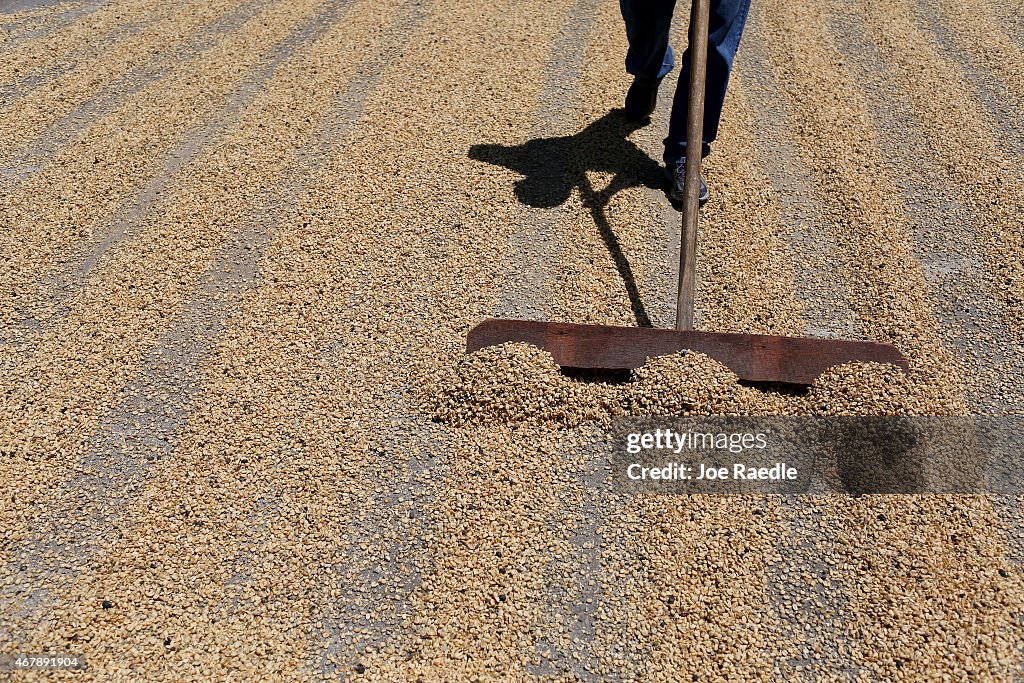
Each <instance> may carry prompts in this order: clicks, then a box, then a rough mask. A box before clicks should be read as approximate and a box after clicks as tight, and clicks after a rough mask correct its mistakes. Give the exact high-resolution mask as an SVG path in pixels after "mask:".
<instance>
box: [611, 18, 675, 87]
mask: <svg viewBox="0 0 1024 683" xmlns="http://www.w3.org/2000/svg"><path fill="white" fill-rule="evenodd" d="M674 7H675V0H619V9H621V10H622V18H623V20H624V21H625V22H626V40H628V41H629V50H628V52H626V71H627V72H628V73H630V74H632V75H633V76H635V77H636V78H638V79H641V80H645V81H658V80H661V79H662V78H664V76H665V74H667V73H668V72H669V71H671V70H672V66H673V65H674V63H675V59H674V56H673V54H672V47H671V46H670V45H669V44H668V34H669V29H670V28H671V26H672V10H673V9H674Z"/></svg>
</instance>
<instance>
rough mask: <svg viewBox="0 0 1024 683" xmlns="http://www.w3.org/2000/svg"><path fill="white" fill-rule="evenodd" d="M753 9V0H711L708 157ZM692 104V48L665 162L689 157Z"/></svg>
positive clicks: (686, 56) (706, 103)
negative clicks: (688, 132) (687, 136)
mask: <svg viewBox="0 0 1024 683" xmlns="http://www.w3.org/2000/svg"><path fill="white" fill-rule="evenodd" d="M749 10H750V0H711V16H710V21H709V26H708V71H707V90H706V93H705V96H704V136H703V137H704V140H703V142H704V144H703V145H702V147H703V148H702V150H701V155H702V156H707V155H708V154H709V153H710V151H711V143H712V142H714V141H715V138H716V137H718V122H719V120H720V119H721V118H722V105H723V104H724V103H725V91H726V88H727V87H728V85H729V71H730V70H731V69H732V63H733V59H734V58H735V56H736V49H737V48H738V47H739V44H740V36H741V35H742V34H743V26H744V24H745V23H746V21H747V13H748V12H749ZM689 104H690V50H689V48H687V50H686V52H684V53H683V68H682V69H681V70H680V72H679V83H678V85H677V86H676V95H675V99H674V100H673V102H672V120H671V122H670V124H669V130H668V137H667V138H665V164H666V165H667V166H672V165H673V164H677V163H679V162H680V161H681V160H682V159H683V158H684V157H685V156H686V118H687V116H686V115H687V111H688V107H689Z"/></svg>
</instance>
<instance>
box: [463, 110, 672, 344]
mask: <svg viewBox="0 0 1024 683" xmlns="http://www.w3.org/2000/svg"><path fill="white" fill-rule="evenodd" d="M641 125H642V124H637V123H630V122H628V121H627V120H626V118H625V116H623V114H622V110H621V109H614V110H612V111H610V112H608V113H607V114H605V115H604V116H602V117H601V118H599V119H597V120H596V121H594V122H593V123H591V124H590V125H588V126H587V127H586V128H584V129H583V130H581V131H580V132H578V133H576V134H575V135H567V136H562V137H551V138H536V139H533V140H528V141H526V142H525V143H523V144H521V145H511V146H506V145H473V146H472V147H470V149H469V157H470V158H471V159H474V160H476V161H484V162H487V163H489V164H495V165H497V166H503V167H505V168H508V169H510V170H513V171H515V172H516V173H518V174H520V175H521V176H523V178H522V179H521V180H519V181H517V182H516V184H515V194H516V197H517V198H518V199H519V201H520V202H521V203H522V204H525V205H526V206H530V207H533V208H537V209H551V208H554V207H556V206H560V205H561V204H564V203H565V202H566V200H568V199H569V196H570V195H571V194H572V191H573V190H578V191H579V193H580V197H581V199H582V201H583V205H584V206H585V207H586V208H587V210H588V211H589V212H590V216H591V218H592V219H593V221H594V225H595V226H596V227H597V229H598V232H599V233H600V235H601V239H602V240H604V243H605V246H606V247H607V248H608V253H609V255H610V256H611V257H612V260H613V261H614V262H615V267H616V269H617V270H618V272H619V276H620V277H621V278H622V281H623V283H624V285H625V287H626V293H627V294H628V296H629V301H630V306H631V307H632V309H633V314H634V315H635V316H636V322H637V324H638V325H639V326H640V327H653V325H652V324H651V319H650V316H648V314H647V310H646V308H645V307H644V303H643V300H642V299H641V297H640V292H639V290H638V288H637V286H636V279H635V278H634V277H633V270H632V268H631V267H630V265H629V259H628V258H626V255H625V254H623V253H622V248H621V245H620V244H619V240H618V238H617V237H616V236H615V231H614V230H613V229H612V226H611V222H610V221H609V220H608V214H607V211H606V209H607V207H608V204H609V202H610V201H611V199H612V197H613V196H614V195H615V194H616V193H617V192H620V191H622V190H625V189H628V188H631V187H650V188H654V189H664V180H663V175H662V169H661V164H659V163H658V162H657V161H655V160H654V159H651V157H649V156H648V155H647V153H646V152H644V151H643V150H642V149H640V148H639V147H637V146H636V144H634V143H633V142H632V141H630V140H629V138H628V136H629V134H630V133H632V132H633V131H635V130H637V129H638V128H640V127H641ZM588 171H597V172H602V173H610V174H611V175H612V180H611V182H610V183H609V184H608V186H607V187H606V188H604V189H603V190H597V189H595V188H594V186H593V185H592V184H591V183H590V180H589V179H588V178H587V172H588Z"/></svg>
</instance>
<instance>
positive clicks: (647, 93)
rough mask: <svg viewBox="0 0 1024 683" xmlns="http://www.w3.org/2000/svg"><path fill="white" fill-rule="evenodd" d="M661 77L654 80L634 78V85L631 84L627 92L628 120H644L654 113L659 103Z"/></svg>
mask: <svg viewBox="0 0 1024 683" xmlns="http://www.w3.org/2000/svg"><path fill="white" fill-rule="evenodd" d="M659 85H661V79H660V78H658V79H655V80H653V81H650V80H647V79H639V78H634V79H633V85H631V86H629V90H628V91H627V92H626V107H625V110H626V120H627V121H643V120H644V119H647V118H649V117H650V115H651V114H653V113H654V107H655V106H656V105H657V104H658V86H659Z"/></svg>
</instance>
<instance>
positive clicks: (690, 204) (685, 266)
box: [676, 0, 709, 330]
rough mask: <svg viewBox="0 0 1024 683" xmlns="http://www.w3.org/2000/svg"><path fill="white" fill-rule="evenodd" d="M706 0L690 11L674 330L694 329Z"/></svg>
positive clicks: (706, 55) (706, 46)
mask: <svg viewBox="0 0 1024 683" xmlns="http://www.w3.org/2000/svg"><path fill="white" fill-rule="evenodd" d="M708 13H709V0H693V9H692V11H691V14H690V103H689V105H690V106H689V109H688V111H687V122H686V176H685V178H684V180H683V188H684V194H683V229H682V235H681V244H680V247H679V292H678V296H677V298H676V329H677V330H692V329H693V289H694V276H695V271H696V257H697V213H698V210H699V209H700V161H701V155H702V153H703V146H704V143H703V139H702V138H703V134H704V86H705V80H706V79H707V68H708Z"/></svg>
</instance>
